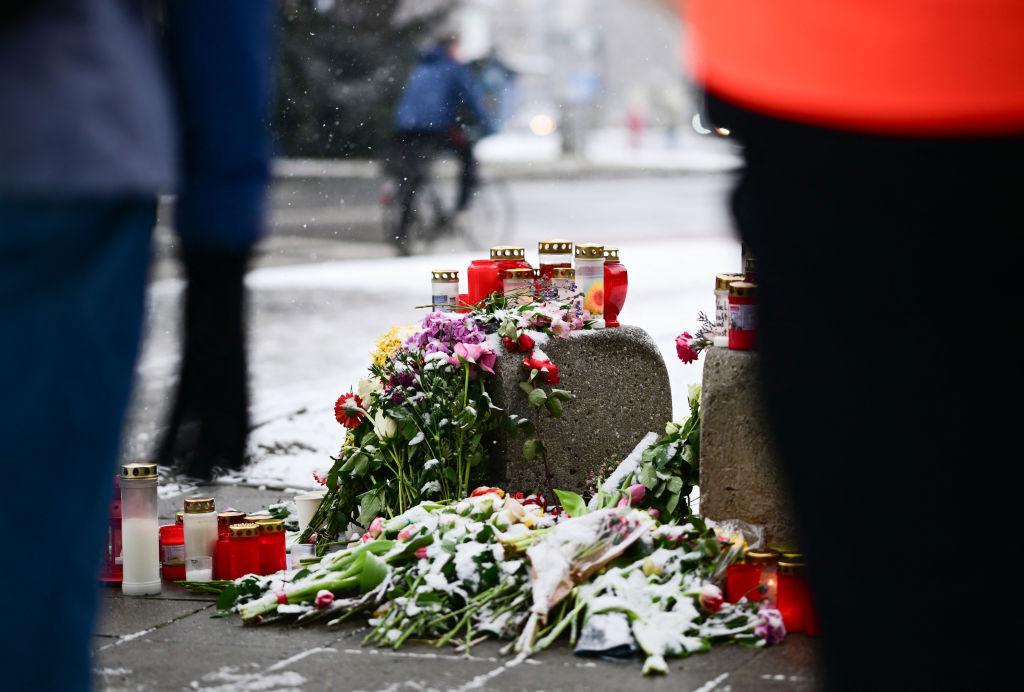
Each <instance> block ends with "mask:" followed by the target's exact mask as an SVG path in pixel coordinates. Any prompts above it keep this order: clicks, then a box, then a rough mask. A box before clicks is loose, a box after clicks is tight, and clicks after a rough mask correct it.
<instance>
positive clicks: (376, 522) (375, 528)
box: [366, 517, 384, 538]
mask: <svg viewBox="0 0 1024 692" xmlns="http://www.w3.org/2000/svg"><path fill="white" fill-rule="evenodd" d="M383 532H384V520H383V519H381V518H380V517H374V518H373V521H371V522H370V528H369V529H367V530H366V533H368V534H370V538H377V537H378V536H380V535H381V534H382V533H383Z"/></svg>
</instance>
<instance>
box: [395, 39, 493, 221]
mask: <svg viewBox="0 0 1024 692" xmlns="http://www.w3.org/2000/svg"><path fill="white" fill-rule="evenodd" d="M458 47H459V38H458V36H457V35H455V34H448V35H446V36H444V37H443V38H441V39H440V40H439V41H438V42H437V44H436V45H435V46H434V47H433V48H431V49H430V50H428V51H427V52H425V53H424V54H423V55H422V57H421V58H420V61H419V62H418V63H417V65H416V67H415V68H413V71H412V74H410V75H409V79H408V81H407V82H406V84H405V86H404V87H403V89H402V96H401V98H400V99H399V101H398V106H397V108H396V109H395V140H396V141H395V157H396V160H395V161H393V162H392V168H393V169H394V170H395V172H396V174H397V177H398V179H399V180H402V179H403V178H404V177H410V178H412V177H416V176H418V172H419V171H420V170H422V167H423V165H424V164H426V163H428V162H429V159H430V157H431V156H432V155H433V154H435V153H436V152H438V151H441V150H444V149H448V150H450V151H452V152H454V153H455V155H456V156H457V157H458V159H459V161H460V163H461V166H462V176H461V181H460V187H459V194H458V198H457V200H456V204H455V212H456V213H457V212H460V211H463V210H465V209H466V208H467V207H468V206H469V200H470V196H471V195H472V194H473V189H474V188H475V187H476V184H477V163H476V159H475V158H474V157H473V142H472V140H471V138H470V137H469V136H467V134H466V122H465V121H464V118H463V116H464V115H466V114H467V112H468V115H469V116H471V118H472V120H473V121H474V122H475V124H476V126H477V128H478V129H479V130H480V131H481V132H482V134H483V135H484V136H486V135H489V134H492V133H493V132H494V127H493V125H492V122H491V118H490V115H489V114H488V113H487V110H486V108H485V107H484V101H483V95H482V92H481V89H480V85H479V84H478V83H477V80H476V77H474V75H473V73H472V72H471V71H470V69H469V68H468V67H466V65H464V64H463V63H462V62H460V61H459V59H458V57H457V55H458ZM404 227H405V225H404V224H403V231H404Z"/></svg>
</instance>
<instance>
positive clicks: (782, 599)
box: [778, 561, 811, 632]
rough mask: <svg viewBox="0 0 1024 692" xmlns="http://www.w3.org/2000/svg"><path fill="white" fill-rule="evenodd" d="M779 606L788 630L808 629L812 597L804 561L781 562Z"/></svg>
mask: <svg viewBox="0 0 1024 692" xmlns="http://www.w3.org/2000/svg"><path fill="white" fill-rule="evenodd" d="M778 581H779V583H778V607H779V612H780V613H782V622H783V624H785V625H786V631H787V632H803V631H804V630H805V629H807V617H808V615H809V610H810V605H811V597H810V592H809V591H808V589H807V577H806V576H805V575H804V564H803V563H802V562H785V561H780V562H779V575H778Z"/></svg>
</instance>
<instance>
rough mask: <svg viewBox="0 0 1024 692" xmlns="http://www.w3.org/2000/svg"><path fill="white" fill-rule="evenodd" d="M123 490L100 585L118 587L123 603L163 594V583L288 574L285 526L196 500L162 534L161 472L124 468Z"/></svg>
mask: <svg viewBox="0 0 1024 692" xmlns="http://www.w3.org/2000/svg"><path fill="white" fill-rule="evenodd" d="M117 485H118V486H119V488H120V495H119V497H118V498H115V501H114V503H113V504H112V505H111V515H110V516H111V522H110V529H109V531H108V539H107V555H106V561H105V565H104V573H103V577H102V580H103V581H106V582H113V583H116V582H120V583H121V591H122V592H123V593H124V594H125V595H128V596H148V595H152V594H158V593H160V589H161V578H163V579H167V580H172V581H173V580H182V579H187V580H188V581H210V580H212V579H237V578H238V577H241V576H243V575H246V574H273V573H274V572H277V571H280V570H282V569H286V568H287V566H288V558H287V549H286V546H285V530H284V520H283V519H275V518H273V517H270V516H264V515H246V514H245V513H244V512H238V511H227V512H220V513H217V511H216V509H215V502H214V499H213V498H212V497H197V498H188V499H186V500H185V503H184V505H185V507H184V511H181V512H178V513H177V516H176V520H175V522H174V523H173V524H168V525H165V526H160V525H159V519H158V517H157V507H158V503H157V470H156V464H125V465H123V466H122V467H121V475H120V477H119V478H118V482H117Z"/></svg>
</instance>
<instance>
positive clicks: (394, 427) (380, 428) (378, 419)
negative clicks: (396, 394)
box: [373, 411, 398, 440]
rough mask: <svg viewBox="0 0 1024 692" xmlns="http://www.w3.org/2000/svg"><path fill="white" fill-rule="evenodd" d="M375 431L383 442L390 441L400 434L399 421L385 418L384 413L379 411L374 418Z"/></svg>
mask: <svg viewBox="0 0 1024 692" xmlns="http://www.w3.org/2000/svg"><path fill="white" fill-rule="evenodd" d="M373 431H374V432H375V433H377V437H379V438H380V439H382V440H387V439H390V438H392V437H394V436H395V433H396V432H398V421H396V420H395V419H394V418H391V417H389V416H385V415H384V412H383V411H377V413H375V414H374V416H373Z"/></svg>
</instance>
